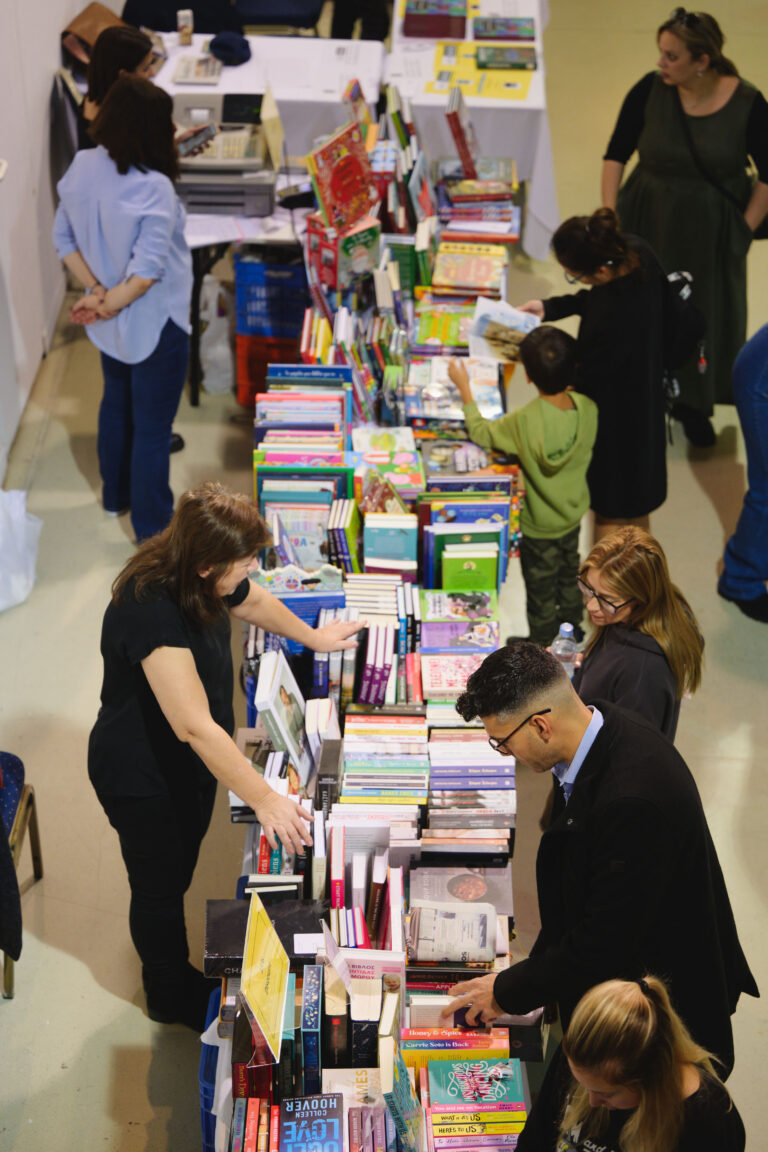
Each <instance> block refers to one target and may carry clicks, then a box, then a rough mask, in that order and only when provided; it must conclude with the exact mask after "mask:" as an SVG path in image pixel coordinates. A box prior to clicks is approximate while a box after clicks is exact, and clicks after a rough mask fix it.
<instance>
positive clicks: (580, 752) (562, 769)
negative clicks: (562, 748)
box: [552, 705, 603, 804]
mask: <svg viewBox="0 0 768 1152" xmlns="http://www.w3.org/2000/svg"><path fill="white" fill-rule="evenodd" d="M589 708H590V711H591V712H592V719H591V720H590V722H589V724H587V727H586V731H585V732H584V735H583V736H582V738H581V740H580V741H579V746H578V748H577V749H576V755H575V756H574V758H573V760H571V762H570V764H567V763H566V762H565V761H564V760H561V761H560V763H559V764H555V766H554V768H553V769H552V772H553V774H554V775H555V776H556V777H557V779H558V780H559V781H560V783H561V784H562V786H563V792H564V794H565V802H566V804H567V803H568V801H569V800H570V798H571V792H573V785H574V784H575V783H576V777H577V776H578V774H579V769H580V768H581V766H582V764H583V763H584V761H585V759H586V757H587V753H588V752H589V750H590V748H591V747H592V745H593V744H594V742H595V737H596V736H597V734H598V732H599V731H600V729H601V728H602V726H603V714H602V712H601V711H600V710H599V709H598V708H593V707H592V705H589Z"/></svg>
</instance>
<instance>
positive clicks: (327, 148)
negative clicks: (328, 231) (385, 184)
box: [307, 121, 377, 232]
mask: <svg viewBox="0 0 768 1152" xmlns="http://www.w3.org/2000/svg"><path fill="white" fill-rule="evenodd" d="M307 167H308V168H309V171H310V175H311V176H312V181H313V184H314V185H315V191H316V193H317V200H318V204H319V205H320V211H321V212H322V214H323V218H324V220H325V223H326V224H327V225H329V226H330V227H332V228H336V229H337V230H338V231H340V232H343V231H345V230H346V229H348V228H350V227H351V226H352V225H353V224H355V223H356V222H357V221H358V220H360V219H361V218H362V217H364V216H366V215H367V214H368V213H369V212H370V210H371V208H372V207H373V205H374V204H375V202H376V200H377V194H376V189H375V186H374V183H373V175H372V173H371V165H370V161H369V159H368V153H367V152H366V150H365V142H364V140H363V134H362V131H361V128H360V125H359V123H357V121H355V122H354V123H350V124H346V125H345V126H344V127H343V128H340V129H339V130H338V131H337V132H334V134H333V135H332V136H331V137H329V139H328V140H326V141H325V142H324V143H323V144H321V145H320V146H319V147H318V148H315V149H313V150H312V152H310V153H309V155H308V156H307Z"/></svg>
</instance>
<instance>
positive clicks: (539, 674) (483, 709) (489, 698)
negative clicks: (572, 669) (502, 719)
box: [456, 640, 567, 721]
mask: <svg viewBox="0 0 768 1152" xmlns="http://www.w3.org/2000/svg"><path fill="white" fill-rule="evenodd" d="M565 680H567V675H566V673H565V671H564V669H563V666H562V664H561V663H560V661H559V660H558V659H557V657H556V656H553V655H552V653H551V652H547V650H546V649H545V648H541V647H540V646H539V645H538V644H532V643H531V642H530V641H529V640H519V641H518V642H517V643H515V644H506V645H505V646H504V647H503V648H499V649H497V650H496V651H495V652H491V654H490V655H489V656H486V658H485V660H483V662H482V664H481V665H480V667H479V668H476V669H475V671H474V672H473V673H472V675H471V676H470V677H469V679H468V680H467V686H466V688H465V690H464V691H463V692H462V693H461V695H460V696H459V698H458V700H457V701H456V711H457V712H458V713H459V715H460V716H461V717H462V718H463V719H464V720H467V721H469V720H474V718H475V717H476V716H479V717H480V718H481V719H483V718H484V717H486V716H505V715H507V714H510V715H511V714H512V713H514V712H518V711H522V710H523V709H524V708H526V707H527V705H528V704H529V703H530V701H531V700H535V699H536V698H537V697H538V696H539V695H541V694H542V693H543V692H545V691H547V689H549V688H551V687H552V686H553V685H555V684H558V685H559V684H560V683H561V682H562V681H565Z"/></svg>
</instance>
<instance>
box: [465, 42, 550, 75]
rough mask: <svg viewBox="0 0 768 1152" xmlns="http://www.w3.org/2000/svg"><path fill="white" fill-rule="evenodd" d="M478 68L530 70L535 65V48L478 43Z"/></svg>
mask: <svg viewBox="0 0 768 1152" xmlns="http://www.w3.org/2000/svg"><path fill="white" fill-rule="evenodd" d="M476 59H477V66H478V68H501V69H507V68H511V69H513V70H515V71H517V70H523V71H529V72H532V71H533V70H534V69H535V67H536V49H535V48H530V47H520V48H512V47H511V46H509V45H507V44H503V45H502V44H478V46H477V57H476Z"/></svg>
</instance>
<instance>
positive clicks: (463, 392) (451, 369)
mask: <svg viewBox="0 0 768 1152" xmlns="http://www.w3.org/2000/svg"><path fill="white" fill-rule="evenodd" d="M448 376H449V379H450V381H451V383H452V384H455V385H456V389H457V391H458V393H459V396H460V397H461V402H462V404H471V402H472V389H471V388H470V386H469V372H467V369H466V365H465V364H463V363H462V361H461V360H451V362H450V364H449V365H448Z"/></svg>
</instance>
